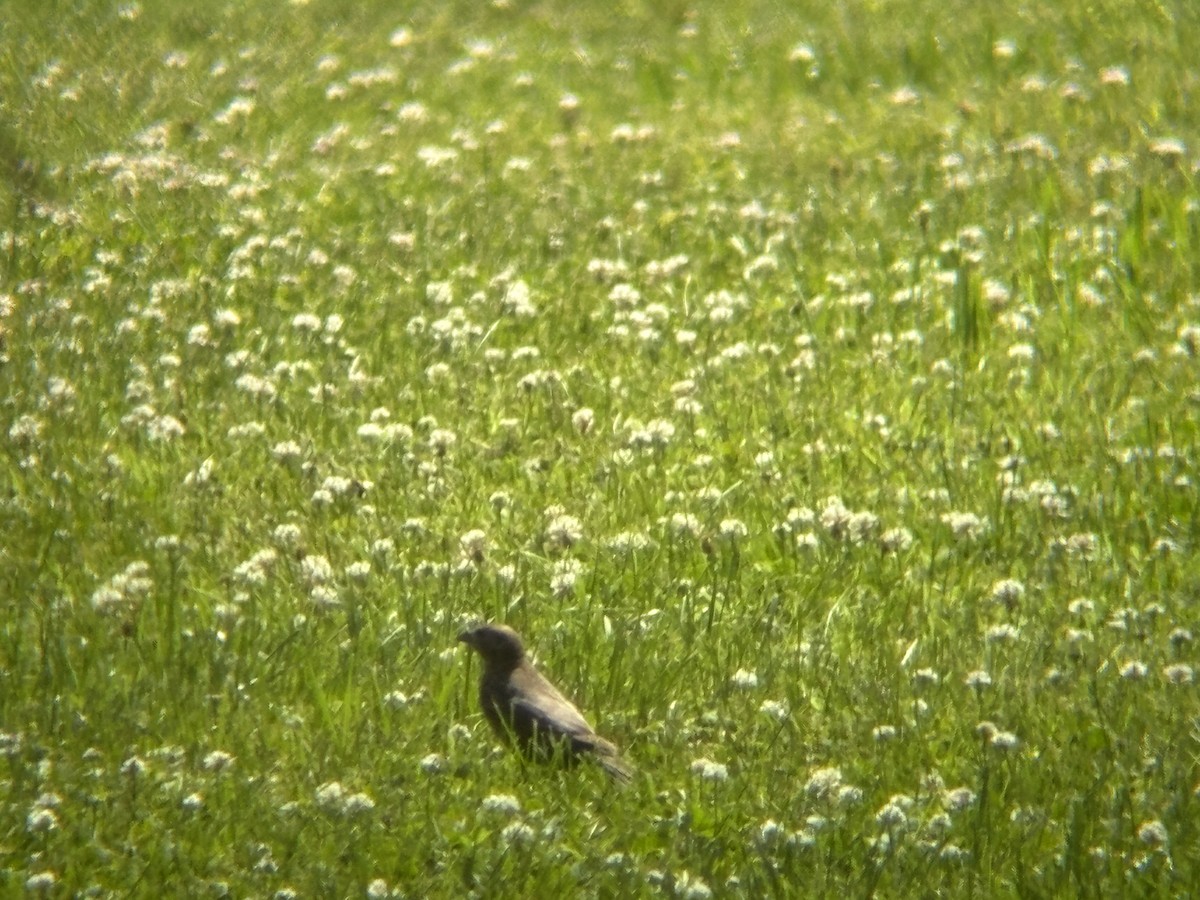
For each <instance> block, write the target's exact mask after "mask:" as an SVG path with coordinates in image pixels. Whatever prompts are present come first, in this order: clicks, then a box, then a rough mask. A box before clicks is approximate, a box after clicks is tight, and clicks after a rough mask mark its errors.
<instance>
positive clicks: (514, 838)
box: [500, 822, 537, 844]
mask: <svg viewBox="0 0 1200 900" xmlns="http://www.w3.org/2000/svg"><path fill="white" fill-rule="evenodd" d="M500 837H501V838H502V839H503V840H504V841H505V843H508V844H531V843H533V840H534V838H536V837H537V832H535V831H534V830H533V829H532V828H530V827H529V826H528V825H526V824H525V823H524V822H509V823H508V824H507V825H505V826H504V828H503V830H501V832H500Z"/></svg>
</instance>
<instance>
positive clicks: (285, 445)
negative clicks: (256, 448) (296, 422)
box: [271, 441, 304, 462]
mask: <svg viewBox="0 0 1200 900" xmlns="http://www.w3.org/2000/svg"><path fill="white" fill-rule="evenodd" d="M303 454H304V450H303V449H302V448H301V447H300V445H299V444H297V443H296V442H295V441H280V442H279V443H278V444H276V445H275V446H274V447H272V448H271V456H273V457H275V459H277V460H278V461H279V462H292V461H294V460H297V459H299V458H300V457H301V456H302V455H303Z"/></svg>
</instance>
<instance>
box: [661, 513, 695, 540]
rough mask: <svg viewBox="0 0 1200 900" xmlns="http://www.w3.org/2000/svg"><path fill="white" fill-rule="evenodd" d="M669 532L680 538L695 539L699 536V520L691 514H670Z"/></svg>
mask: <svg viewBox="0 0 1200 900" xmlns="http://www.w3.org/2000/svg"><path fill="white" fill-rule="evenodd" d="M669 524H670V528H671V531H672V532H674V533H675V534H676V535H678V536H680V537H696V536H697V535H699V534H700V531H701V526H700V520H699V519H697V518H696V517H695V516H693V515H692V514H691V513H681V512H678V513H672V514H671V518H670V520H669Z"/></svg>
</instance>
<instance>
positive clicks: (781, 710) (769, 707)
mask: <svg viewBox="0 0 1200 900" xmlns="http://www.w3.org/2000/svg"><path fill="white" fill-rule="evenodd" d="M758 711H759V712H761V713H764V714H766V715H768V716H770V717H771V718H772V719H774V720H775V721H777V722H784V721H786V720H787V718H788V716H789V715H790V714H791V711H790V710H789V709H788V705H787V704H786V703H784V702H782V701H780V700H764V701H763V702H762V703H761V704H760V705H759V707H758Z"/></svg>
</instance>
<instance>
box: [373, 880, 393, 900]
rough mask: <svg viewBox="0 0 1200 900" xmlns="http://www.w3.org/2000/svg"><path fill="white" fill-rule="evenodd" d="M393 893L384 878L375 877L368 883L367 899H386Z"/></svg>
mask: <svg viewBox="0 0 1200 900" xmlns="http://www.w3.org/2000/svg"><path fill="white" fill-rule="evenodd" d="M391 895H392V889H391V888H390V887H388V883H387V882H386V881H384V880H383V879H382V878H373V879H371V881H370V883H369V884H367V900H386V898H388V897H390V896H391Z"/></svg>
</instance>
